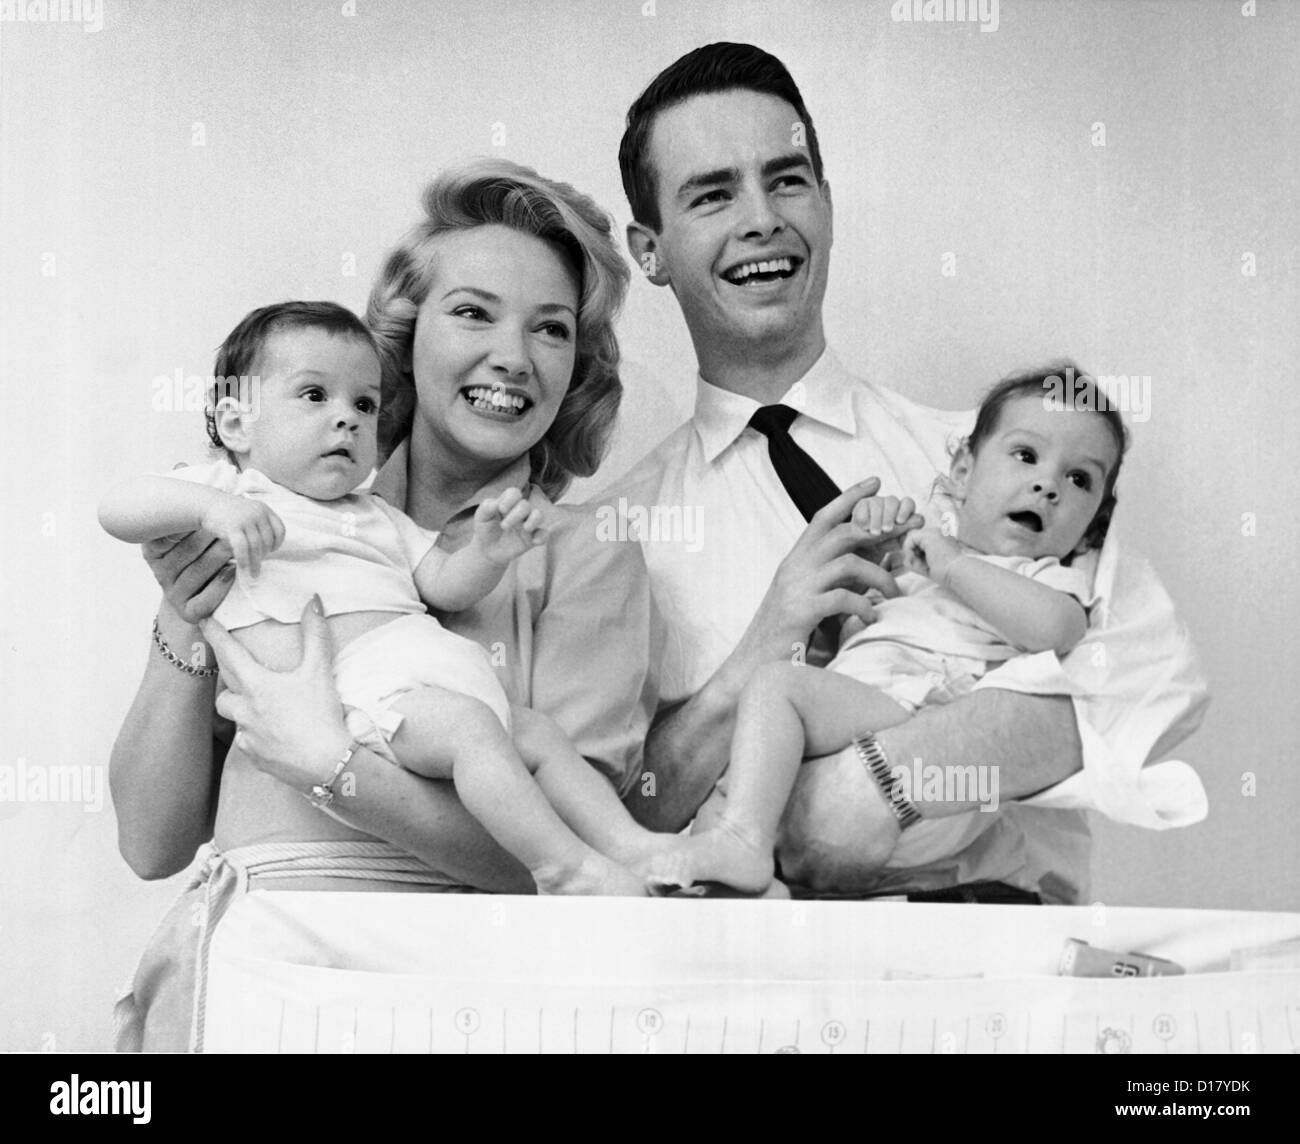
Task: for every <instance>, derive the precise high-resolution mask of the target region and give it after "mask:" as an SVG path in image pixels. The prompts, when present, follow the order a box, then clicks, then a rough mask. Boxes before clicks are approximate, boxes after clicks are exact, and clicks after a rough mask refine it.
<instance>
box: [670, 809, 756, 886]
mask: <svg viewBox="0 0 1300 1144" xmlns="http://www.w3.org/2000/svg"><path fill="white" fill-rule="evenodd" d="M774 873H775V864H774V862H773V861H772V850H771V848H770V847H766V846H762V845H761V844H758V843H756V842H755V841H754V840H753V839H751V838H749V837H747V836H746V835H744V834H742V833H741V832H740V831H738V830H735V829H734V828H733V827H731V826H729V825H728V824H727V823H726V821H725V820H720V821H719V822H718V824H717V826H715V827H714V828H713V829H712V830H709V831H706V832H705V833H704V834H692V835H691V836H690V837H689V838H679V839H677V840H676V845H675V846H673V847H672V848H671V849H669V850H665V851H664V852H663V853H662V854H660V855H658V856H656V858H655V859H654V861H653V862H652V863H651V867H650V872H649V875H648V876H647V879H646V881H647V883H648V885H649V886H650V892H651V893H654V894H662V893H672V892H673V891H675V890H680V889H686V888H688V887H690V886H694V885H695V884H697V883H699V882H720V883H721V884H722V885H724V886H730V887H731V888H732V889H734V890H740V891H741V892H742V893H746V894H761V893H763V892H764V891H765V890H767V889H768V887H769V886H771V885H772V876H773V874H774Z"/></svg>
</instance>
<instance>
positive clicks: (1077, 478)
mask: <svg viewBox="0 0 1300 1144" xmlns="http://www.w3.org/2000/svg"><path fill="white" fill-rule="evenodd" d="M1070 480H1071V481H1072V482H1074V486H1075V488H1080V489H1083V491H1084V492H1087V491H1088V490H1089V489H1090V488H1092V478H1091V477H1090V476H1088V474H1087V473H1071V474H1070Z"/></svg>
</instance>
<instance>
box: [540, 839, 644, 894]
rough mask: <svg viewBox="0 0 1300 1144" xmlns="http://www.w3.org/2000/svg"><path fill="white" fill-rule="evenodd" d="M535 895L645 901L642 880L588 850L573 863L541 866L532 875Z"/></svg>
mask: <svg viewBox="0 0 1300 1144" xmlns="http://www.w3.org/2000/svg"><path fill="white" fill-rule="evenodd" d="M532 874H533V881H534V882H536V883H537V892H538V893H539V894H543V895H551V894H585V895H590V896H596V897H620V898H644V897H645V896H646V895H647V894H648V893H649V891H648V889H647V888H646V884H645V879H644V878H642V877H641V875H640V874H635V873H633V872H632V871H631V870H629V869H627V868H626V867H624V866H620V865H619V864H618V863H617V862H612V861H610V860H609V859H608V858H606V857H605V856H604V855H602V854H598V853H597V852H596V851H595V850H588V851H587V852H586V853H585V854H584V855H582V856H581V857H580V858H579V859H578V860H577V861H576V862H575V863H572V864H570V865H566V866H562V867H561V866H544V867H540V868H539V869H536V870H534V871H533V872H532Z"/></svg>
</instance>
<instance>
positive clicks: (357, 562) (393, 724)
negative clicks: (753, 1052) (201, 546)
mask: <svg viewBox="0 0 1300 1144" xmlns="http://www.w3.org/2000/svg"><path fill="white" fill-rule="evenodd" d="M380 372H381V369H380V362H379V356H378V354H377V352H376V349H375V345H374V342H373V340H372V339H371V336H370V334H369V332H368V331H367V330H366V328H365V326H364V325H363V324H362V323H361V321H360V320H359V319H358V318H357V317H356V316H355V315H354V314H352V313H351V312H350V311H349V310H346V309H344V308H343V307H341V306H336V305H334V304H333V303H327V302H287V303H283V304H280V305H276V306H268V307H265V308H263V309H260V310H255V311H253V313H251V314H249V315H248V316H247V317H246V318H244V320H243V321H242V322H240V324H239V325H238V326H237V327H236V328H235V329H234V330H233V331H232V332H231V334H230V336H229V337H228V338H227V339H226V341H225V343H224V344H223V346H222V347H221V350H220V351H219V353H218V357H217V378H218V383H217V384H218V389H219V390H220V388H221V387H223V386H229V387H231V392H228V393H227V394H226V395H225V396H224V397H222V398H221V400H220V401H215V402H214V404H215V409H214V410H213V411H211V412H210V414H209V434H210V435H211V436H212V438H213V441H214V443H215V444H219V445H220V446H221V447H222V448H224V450H225V452H226V457H225V459H223V460H220V461H218V462H216V463H214V464H209V465H201V466H196V467H193V468H183V469H178V470H175V471H173V472H171V473H169V474H167V475H166V476H144V477H137V478H134V479H132V480H130V481H128V482H126V483H125V484H123V485H121V486H120V487H118V488H116V489H114V490H112V491H111V492H110V493H109V494H108V495H107V496H106V497H105V498H104V501H103V503H102V504H101V506H100V510H99V519H100V523H101V524H102V525H103V526H104V528H105V529H106V530H107V531H108V532H109V533H111V534H112V535H113V536H115V537H117V538H118V539H119V540H125V541H128V542H131V543H137V544H138V543H143V542H144V541H148V540H153V539H157V538H160V537H164V536H171V535H176V534H182V533H187V532H191V531H193V530H195V529H200V528H201V529H205V530H206V531H208V532H210V533H212V534H214V535H215V536H217V537H219V538H221V539H222V540H224V541H226V542H227V543H228V544H229V545H230V548H231V551H232V552H233V554H234V560H235V565H236V577H235V582H234V584H233V586H232V587H231V590H230V592H229V594H228V595H227V597H226V599H225V600H224V601H223V602H222V604H221V606H220V607H219V608H218V609H217V611H216V613H215V618H216V619H217V620H218V621H219V622H220V623H222V624H223V625H224V626H225V627H226V628H228V629H230V630H231V631H233V632H235V633H236V638H238V639H239V640H240V642H241V643H243V644H244V645H245V646H246V647H248V648H249V649H250V651H252V652H253V653H254V654H255V655H258V656H259V657H260V658H262V659H263V660H264V661H269V660H274V659H277V658H284V654H285V653H284V649H285V647H286V646H293V647H296V646H297V639H298V632H297V630H296V625H297V624H298V623H299V622H300V619H301V616H302V612H303V608H304V607H305V606H306V604H307V603H308V601H309V600H310V599H311V598H312V596H313V594H315V595H318V596H319V597H320V598H321V601H322V604H323V607H324V611H325V615H327V616H329V617H331V628H332V630H333V631H334V635H335V644H336V646H337V647H338V648H339V650H338V652H337V655H336V657H335V664H334V676H335V682H336V684H337V686H338V690H339V695H340V697H341V699H342V702H343V704H344V707H345V711H346V719H347V726H348V730H349V732H350V733H351V734H352V735H353V736H354V739H353V746H354V747H356V746H365V747H366V748H368V749H370V750H372V751H375V752H376V753H378V754H380V755H382V756H384V757H385V758H387V759H389V760H390V761H392V762H394V763H398V764H400V765H401V766H403V767H405V768H407V769H408V770H411V771H414V772H415V773H417V774H420V775H424V776H426V777H429V778H439V779H446V778H450V779H452V781H453V782H454V783H455V786H456V791H457V793H458V795H459V796H460V798H461V801H462V802H463V803H464V804H465V806H466V807H467V808H468V809H469V810H470V812H471V813H472V814H474V815H475V817H477V818H478V820H479V821H480V822H481V823H482V824H483V826H484V827H485V828H486V829H487V830H488V832H489V833H490V834H491V835H492V836H493V837H494V838H495V839H496V840H497V841H498V842H499V843H500V844H501V845H502V846H504V847H505V848H506V849H507V850H509V851H510V852H511V853H512V854H514V855H515V857H517V858H518V859H519V860H520V861H521V862H523V863H524V864H525V865H526V866H527V867H528V869H529V871H530V872H531V873H532V875H533V878H534V881H535V882H536V883H537V886H538V889H539V891H540V892H542V893H590V894H615V893H618V894H643V893H645V878H644V873H645V868H646V864H647V863H648V862H649V859H650V857H651V856H652V855H653V854H655V853H658V852H659V851H660V850H661V849H662V848H663V847H665V846H672V845H679V844H680V842H679V841H678V840H676V839H675V838H673V837H670V836H665V835H656V834H652V833H650V832H649V831H646V830H643V829H642V828H641V827H639V826H637V825H636V824H635V823H634V822H633V820H632V818H631V817H630V816H629V815H628V813H627V812H626V810H625V809H624V808H623V805H622V803H621V802H620V801H619V799H618V797H617V795H616V794H615V792H614V790H613V788H612V787H611V786H610V785H609V784H608V783H607V782H606V780H605V779H604V778H603V777H601V776H600V775H599V774H597V773H596V772H595V771H594V770H592V768H591V767H590V766H589V765H588V764H587V763H586V761H585V760H584V759H583V758H582V757H581V756H580V755H578V753H577V751H576V750H575V749H574V748H573V746H572V744H571V743H570V742H569V741H568V739H567V738H566V737H565V736H564V735H563V733H562V732H561V731H560V730H559V728H558V727H557V726H555V724H553V723H552V722H550V720H548V719H546V718H545V717H543V716H541V715H538V714H536V713H535V712H532V711H527V710H525V709H523V708H515V709H513V710H512V709H511V707H510V705H509V703H508V701H507V699H506V695H505V692H504V691H503V690H502V687H501V684H500V682H499V681H498V679H497V678H496V674H495V672H494V671H493V668H492V665H491V662H490V660H489V658H488V655H487V653H486V652H485V651H484V650H483V649H482V648H481V647H479V646H478V645H477V644H475V643H473V642H472V641H470V640H467V639H464V638H463V637H461V636H458V635H456V634H454V633H452V632H449V631H447V630H446V629H445V628H443V627H442V625H441V624H439V623H438V621H437V620H435V619H434V618H433V617H432V616H430V615H428V614H427V613H426V611H425V607H426V605H427V606H428V607H431V608H438V609H441V610H443V611H458V610H461V609H464V608H468V607H471V606H472V605H474V604H476V603H477V602H478V601H479V600H481V599H483V597H485V596H486V595H487V594H488V593H489V592H491V591H492V589H493V588H495V587H496V585H497V584H498V583H499V582H500V580H501V576H502V574H503V573H504V571H505V569H506V567H507V566H508V565H509V564H510V562H511V561H512V560H514V559H516V558H517V557H519V556H520V555H522V554H523V553H524V552H526V551H527V550H528V549H529V548H530V547H532V546H534V545H537V544H542V543H544V542H545V539H546V530H545V527H544V523H543V522H544V511H545V508H546V502H545V500H544V498H542V497H541V496H540V495H539V494H538V493H536V492H533V493H531V494H528V495H526V494H525V493H524V492H521V491H520V490H518V489H509V490H507V491H506V492H505V493H503V494H501V495H500V496H499V497H495V498H490V499H488V500H485V501H484V502H483V503H482V504H480V505H479V506H478V508H477V511H476V512H475V515H474V526H473V537H472V539H471V540H470V542H469V543H468V544H466V545H465V546H464V547H463V548H461V549H460V550H459V551H457V552H454V553H450V554H449V553H447V552H445V551H443V550H442V549H440V548H438V547H436V546H435V542H436V540H437V534H436V533H432V532H427V531H425V530H424V529H421V528H420V527H418V526H417V525H416V524H415V523H414V522H413V521H412V520H411V519H410V518H409V517H408V516H406V515H405V514H404V513H401V512H399V511H397V510H396V509H394V508H391V507H390V506H389V505H387V504H385V503H384V502H383V501H382V500H381V499H379V498H378V497H376V496H373V495H372V494H370V493H368V492H365V491H361V490H360V489H359V486H361V485H362V484H363V483H364V482H365V481H366V479H367V478H368V477H369V476H370V474H371V471H372V470H373V468H374V466H375V461H376V458H377V451H378V446H377V423H378V414H379V403H380ZM219 395H220V394H218V396H219ZM435 689H446V691H451V692H456V693H458V696H457V697H456V698H458V697H459V696H468V697H470V699H471V700H473V701H472V702H465V701H459V702H457V703H456V705H455V708H454V710H451V711H450V713H449V711H448V708H449V707H450V703H449V697H448V696H447V695H446V694H445V692H440V691H438V690H435ZM512 724H513V726H514V731H515V735H516V738H517V740H518V744H517V743H516V741H515V740H513V739H512V735H511V730H512ZM517 747H518V749H517ZM521 751H522V752H523V753H524V755H525V756H526V757H527V762H525V761H524V759H523V758H521V754H520V752H521ZM345 757H346V756H345ZM326 765H327V760H322V767H323V768H324V766H326ZM530 772H531V776H530ZM337 777H338V774H337V771H336V773H335V775H334V776H333V777H332V778H328V777H327V776H326V775H325V774H324V773H322V776H321V779H322V783H323V784H324V785H323V787H318V788H317V789H316V792H315V794H316V800H317V805H322V804H323V808H325V807H327V806H328V801H329V799H330V798H331V797H332V793H333V792H332V783H333V781H334V780H335V779H337ZM534 777H535V780H536V781H534ZM557 812H558V813H557ZM566 824H567V825H566ZM575 832H576V833H575ZM634 869H637V870H638V871H639V872H636V873H634V872H633V871H634Z"/></svg>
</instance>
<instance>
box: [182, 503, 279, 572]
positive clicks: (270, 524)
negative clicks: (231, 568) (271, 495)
mask: <svg viewBox="0 0 1300 1144" xmlns="http://www.w3.org/2000/svg"><path fill="white" fill-rule="evenodd" d="M202 525H203V528H204V529H205V530H206V531H208V532H210V533H212V535H213V536H215V537H217V538H218V539H220V540H224V541H225V542H226V543H227V544H228V545H229V546H230V551H231V552H232V553H234V556H235V566H236V567H237V568H240V569H241V570H246V571H247V572H249V573H250V574H251V575H253V576H256V575H257V574H258V573H259V572H260V571H261V570H262V558H263V557H264V556H269V555H270V554H271V553H272V552H274V551H275V550H276V549H277V548H279V547H280V545H281V544H283V543H284V521H282V520H281V519H280V515H279V513H277V512H276V511H275V510H274V509H272V508H268V507H267V506H266V505H264V504H262V503H261V502H260V501H254V500H248V499H246V498H244V497H237V496H232V495H221V496H219V497H218V498H217V499H216V500H215V501H214V502H213V503H212V505H211V506H210V507H209V508H208V510H207V511H206V512H205V513H204V514H203V521H202Z"/></svg>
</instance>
